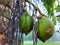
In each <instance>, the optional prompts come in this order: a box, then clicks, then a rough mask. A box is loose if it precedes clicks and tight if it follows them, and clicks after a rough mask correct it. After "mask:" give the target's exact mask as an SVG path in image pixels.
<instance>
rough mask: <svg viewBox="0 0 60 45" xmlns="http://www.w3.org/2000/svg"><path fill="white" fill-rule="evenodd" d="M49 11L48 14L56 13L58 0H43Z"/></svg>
mask: <svg viewBox="0 0 60 45" xmlns="http://www.w3.org/2000/svg"><path fill="white" fill-rule="evenodd" d="M41 1H42V2H43V5H44V6H45V8H46V9H47V11H48V16H52V15H54V4H55V1H56V0H41Z"/></svg>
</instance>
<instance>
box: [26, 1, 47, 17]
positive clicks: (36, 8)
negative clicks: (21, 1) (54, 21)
mask: <svg viewBox="0 0 60 45" xmlns="http://www.w3.org/2000/svg"><path fill="white" fill-rule="evenodd" d="M26 2H28V3H30V4H31V5H32V6H33V7H34V9H35V10H37V11H38V12H39V14H41V16H46V15H45V14H43V13H42V12H41V10H40V9H39V8H38V7H36V6H35V5H34V4H33V3H31V2H30V1H26Z"/></svg>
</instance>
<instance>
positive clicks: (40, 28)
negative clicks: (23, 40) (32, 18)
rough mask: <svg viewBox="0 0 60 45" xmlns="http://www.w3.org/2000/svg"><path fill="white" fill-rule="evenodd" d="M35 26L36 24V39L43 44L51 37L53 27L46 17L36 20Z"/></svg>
mask: <svg viewBox="0 0 60 45" xmlns="http://www.w3.org/2000/svg"><path fill="white" fill-rule="evenodd" d="M36 24H37V37H38V38H39V39H40V40H41V41H42V42H45V41H46V40H48V39H49V38H50V37H51V36H52V35H53V33H54V25H53V23H52V22H51V21H50V20H49V19H48V18H47V17H42V18H41V19H38V22H37V23H36Z"/></svg>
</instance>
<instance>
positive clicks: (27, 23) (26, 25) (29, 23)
mask: <svg viewBox="0 0 60 45" xmlns="http://www.w3.org/2000/svg"><path fill="white" fill-rule="evenodd" d="M32 28H33V20H32V17H31V16H30V15H29V14H26V13H23V14H22V16H21V20H20V29H21V30H22V32H23V33H25V34H26V35H27V34H28V33H29V32H30V31H31V30H32Z"/></svg>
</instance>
